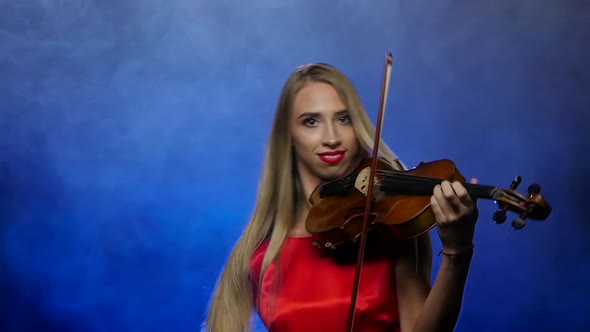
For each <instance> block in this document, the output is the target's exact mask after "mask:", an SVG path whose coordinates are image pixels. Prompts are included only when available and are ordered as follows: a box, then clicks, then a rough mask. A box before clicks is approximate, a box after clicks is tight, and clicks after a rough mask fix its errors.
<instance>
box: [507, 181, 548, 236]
mask: <svg viewBox="0 0 590 332" xmlns="http://www.w3.org/2000/svg"><path fill="white" fill-rule="evenodd" d="M527 191H528V194H529V197H531V196H533V195H535V194H538V193H540V192H541V186H540V185H538V184H536V183H534V184H531V185H530V186H529V187H528V189H527ZM527 215H528V211H525V212H523V213H522V214H521V215H520V216H519V217H518V218H516V219H514V220H513V221H512V228H513V229H515V230H521V229H523V228H524V226H525V225H526V217H527Z"/></svg>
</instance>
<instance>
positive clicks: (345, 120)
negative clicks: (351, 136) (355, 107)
mask: <svg viewBox="0 0 590 332" xmlns="http://www.w3.org/2000/svg"><path fill="white" fill-rule="evenodd" d="M338 122H340V123H350V116H349V115H348V114H344V115H342V116H340V117H339V118H338Z"/></svg>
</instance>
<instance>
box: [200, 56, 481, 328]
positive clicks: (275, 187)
mask: <svg viewBox="0 0 590 332" xmlns="http://www.w3.org/2000/svg"><path fill="white" fill-rule="evenodd" d="M374 131H375V130H374V127H373V125H372V124H371V122H370V119H369V118H368V116H367V114H366V112H365V110H364V108H363V106H362V104H361V101H360V98H359V96H358V94H357V92H356V91H355V88H354V87H353V85H352V84H351V82H350V81H349V80H348V79H347V77H345V76H344V75H343V74H342V73H341V72H340V71H338V70H337V69H336V68H334V67H332V66H330V65H326V64H319V63H316V64H309V65H305V66H302V67H300V68H298V69H297V70H296V71H295V72H293V73H292V74H291V76H290V77H289V78H288V80H287V82H286V84H285V86H284V88H283V92H282V94H281V96H280V99H279V103H278V107H277V112H276V116H275V119H274V124H273V128H272V132H271V136H270V140H269V143H268V144H269V145H268V147H267V152H266V157H265V162H264V168H263V172H262V176H261V179H260V183H259V192H258V199H257V204H256V206H255V209H254V213H253V215H252V217H251V219H250V221H249V223H248V224H247V226H246V228H245V230H244V233H243V234H242V236H241V237H240V239H239V240H238V242H237V243H236V245H235V247H234V248H233V251H232V252H231V254H230V256H229V259H228V261H227V265H226V266H225V268H224V270H223V272H222V274H221V277H220V280H219V282H218V284H217V287H216V290H215V292H214V294H213V298H212V301H211V304H210V308H209V309H210V310H209V312H208V317H207V321H206V329H207V330H208V331H213V332H218V331H219V332H241V331H250V330H251V324H252V318H253V315H252V314H253V310H256V312H257V313H258V314H259V315H260V317H261V319H262V321H263V322H264V324H265V326H266V327H267V328H268V329H269V330H271V331H276V332H285V331H303V332H312V331H344V330H345V329H346V323H347V316H348V309H349V304H350V296H351V291H352V285H353V278H354V271H355V264H342V263H337V262H336V261H335V260H332V259H331V258H329V257H324V256H322V255H321V253H320V252H319V249H317V248H315V247H314V246H313V245H312V243H313V241H312V239H311V237H310V234H309V233H307V231H306V228H305V220H306V216H307V213H308V211H309V208H310V206H309V201H308V198H309V196H310V194H311V192H312V191H313V190H314V189H315V188H316V186H318V185H319V184H320V183H322V182H323V181H328V180H331V179H335V178H338V177H341V176H343V175H345V174H347V173H348V172H350V171H352V170H353V169H354V168H355V167H356V166H357V165H358V162H359V161H360V160H361V159H362V158H366V157H367V156H370V152H369V151H371V147H372V141H373V139H374V136H373V135H374ZM379 152H380V154H381V156H382V157H383V158H384V159H385V160H387V161H388V162H389V163H390V164H391V166H392V167H393V168H394V169H398V170H402V169H406V168H405V166H404V165H403V163H401V162H400V161H399V159H398V158H397V157H396V155H395V154H394V153H393V152H392V151H391V150H390V149H389V148H388V147H387V145H386V144H385V143H382V144H380V151H379ZM431 207H432V210H433V212H434V215H435V217H436V222H437V226H438V227H437V230H438V235H439V237H440V240H441V242H442V246H443V251H442V253H443V254H444V255H442V262H441V266H440V269H439V271H438V275H437V278H436V281H435V283H434V285H433V287H432V288H431V286H430V269H431V263H432V248H431V242H430V238H429V237H428V234H425V235H422V236H420V237H418V238H416V239H413V240H406V241H403V242H402V241H398V243H396V244H395V246H391V249H390V252H391V254H390V255H385V256H383V257H380V258H377V259H372V260H368V261H366V262H365V265H364V268H363V275H362V279H361V284H360V289H359V295H358V298H357V303H358V305H357V311H356V313H357V314H356V319H355V331H400V330H401V331H414V332H418V331H452V330H453V329H454V326H455V324H456V321H457V317H458V315H459V311H460V308H461V303H462V297H463V290H464V286H465V282H466V278H467V274H468V269H469V265H470V262H471V255H472V248H473V245H472V240H473V232H474V227H475V223H476V219H477V215H478V210H477V207H476V206H475V204H474V202H473V201H472V200H471V199H470V197H469V195H467V192H466V190H465V188H464V187H463V186H462V185H461V184H460V183H449V182H446V181H445V182H443V183H441V185H439V186H437V187H436V188H435V189H434V191H433V194H432V197H431ZM353 261H354V260H353Z"/></svg>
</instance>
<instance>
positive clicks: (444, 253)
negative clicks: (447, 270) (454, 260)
mask: <svg viewBox="0 0 590 332" xmlns="http://www.w3.org/2000/svg"><path fill="white" fill-rule="evenodd" d="M473 248H475V245H473V244H472V245H471V246H470V247H468V248H466V249H464V250H460V251H458V252H456V253H452V254H450V253H447V252H444V251H443V250H441V251H440V252H439V253H438V255H439V256H440V255H445V256H449V257H455V256H461V255H463V254H467V253H471V252H473Z"/></svg>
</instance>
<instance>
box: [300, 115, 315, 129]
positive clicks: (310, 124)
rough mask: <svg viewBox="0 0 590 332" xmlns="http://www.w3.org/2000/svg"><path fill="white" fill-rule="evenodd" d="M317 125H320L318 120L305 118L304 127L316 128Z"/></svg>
mask: <svg viewBox="0 0 590 332" xmlns="http://www.w3.org/2000/svg"><path fill="white" fill-rule="evenodd" d="M317 123H318V120H317V119H316V118H312V117H310V118H305V119H304V120H303V124H304V125H306V126H308V127H313V126H315V125H316V124H317Z"/></svg>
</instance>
